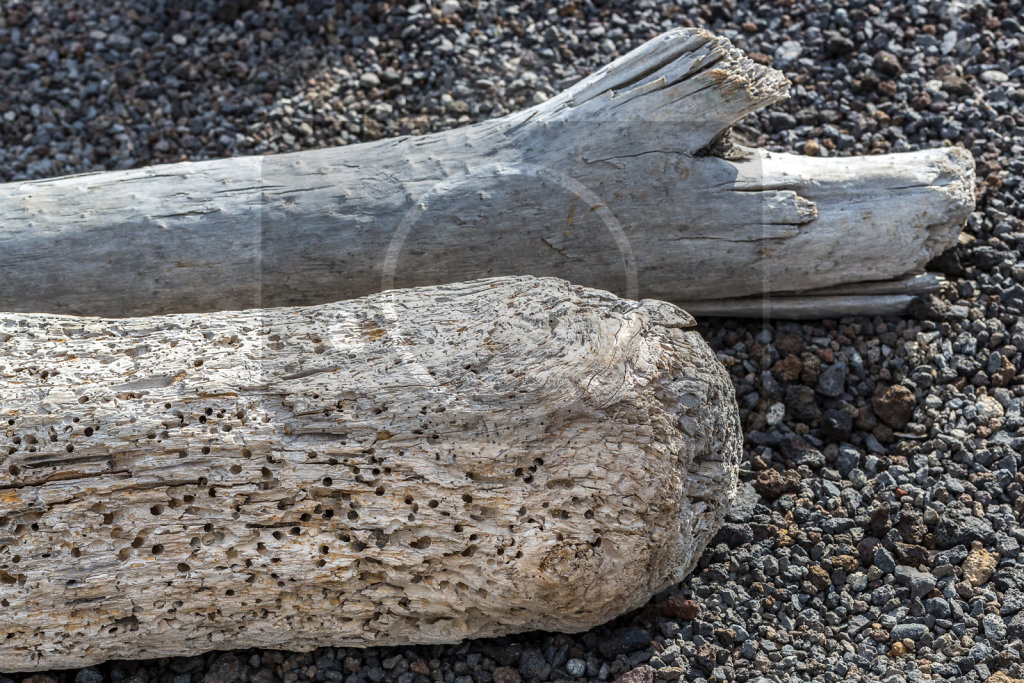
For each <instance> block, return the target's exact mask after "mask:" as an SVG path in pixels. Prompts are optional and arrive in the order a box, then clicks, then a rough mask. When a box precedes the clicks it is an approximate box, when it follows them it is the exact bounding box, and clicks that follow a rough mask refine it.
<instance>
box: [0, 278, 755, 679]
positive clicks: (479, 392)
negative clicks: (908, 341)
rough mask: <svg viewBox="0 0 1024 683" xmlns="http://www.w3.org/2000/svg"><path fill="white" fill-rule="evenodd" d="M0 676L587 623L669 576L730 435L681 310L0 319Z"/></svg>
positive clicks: (447, 293)
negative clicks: (223, 652) (222, 652)
mask: <svg viewBox="0 0 1024 683" xmlns="http://www.w3.org/2000/svg"><path fill="white" fill-rule="evenodd" d="M0 420H2V422H0V424H2V429H3V438H2V440H0V446H2V451H0V605H2V614H3V623H4V629H3V630H4V632H5V634H6V639H5V640H4V641H3V643H2V646H0V670H6V671H12V670H14V671H25V670H38V669H54V668H64V667H77V666H83V665H87V664H92V663H96V662H99V661H103V660H107V659H116V658H138V657H147V658H149V657H158V656H165V655H182V654H191V653H198V652H203V651H207V650H211V649H227V648H245V647H273V648H283V649H290V650H309V649H312V648H314V647H318V646H324V645H338V646H340V645H389V644H401V643H448V642H455V641H459V640H461V639H464V638H475V637H487V636H496V635H500V634H506V633H513V632H518V631H526V630H531V629H548V630H558V631H580V630H584V629H587V628H590V627H593V626H595V625H597V624H599V623H602V622H604V621H606V620H608V619H611V618H612V617H614V616H616V615H618V614H621V613H623V612H625V611H627V610H630V609H632V608H635V607H637V606H639V605H641V604H643V603H644V602H645V601H646V600H648V599H649V598H650V597H651V595H653V594H654V593H655V592H657V591H659V590H661V589H662V588H664V587H666V586H669V585H671V584H673V583H676V582H678V581H680V580H681V579H682V578H683V577H684V576H685V575H686V574H687V573H688V572H689V571H690V570H691V568H692V567H693V565H694V563H695V562H696V560H697V558H698V557H699V555H700V552H701V551H702V549H703V547H704V545H705V544H706V543H707V541H708V540H709V539H710V538H711V536H712V535H713V534H714V532H715V531H716V529H717V528H718V526H719V525H720V523H721V520H722V516H723V515H724V512H725V510H726V508H727V507H728V505H729V504H730V502H731V498H732V496H733V493H734V489H735V485H736V479H737V470H738V462H739V458H740V453H741V442H742V434H741V429H740V424H739V418H738V411H737V408H736V403H735V398H734V395H733V388H732V384H731V383H730V381H729V378H728V375H727V374H726V372H725V371H724V369H723V368H722V367H721V366H720V364H719V363H718V361H717V360H716V358H715V356H714V354H713V353H712V352H711V350H710V349H709V348H708V347H707V345H706V344H705V343H704V341H703V340H702V339H701V338H700V336H699V334H698V333H697V332H696V331H695V330H694V323H693V319H692V318H691V317H690V316H689V315H688V314H687V313H685V312H683V311H681V310H680V309H678V308H676V307H675V306H672V305H670V304H666V303H663V302H658V301H650V300H645V301H640V302H635V301H625V300H622V299H618V298H616V297H614V296H613V295H610V294H608V293H606V292H600V291H596V290H588V289H584V288H582V287H579V286H575V285H570V284H569V283H566V282H564V281H560V280H554V279H544V278H541V279H538V278H531V277H522V278H499V279H492V280H481V281H475V282H470V283H463V284H456V285H445V286H438V287H431V288H423V289H415V290H401V291H396V292H392V293H386V294H381V295H374V296H371V297H367V298H364V299H359V300H355V301H348V302H343V303H335V304H327V305H321V306H315V307H309V308H278V309H264V310H250V311H242V312H225V313H213V314H181V315H172V316H163V317H149V318H133V319H120V320H108V319H97V318H77V317H70V316H55V315H42V314H16V313H12V314H0Z"/></svg>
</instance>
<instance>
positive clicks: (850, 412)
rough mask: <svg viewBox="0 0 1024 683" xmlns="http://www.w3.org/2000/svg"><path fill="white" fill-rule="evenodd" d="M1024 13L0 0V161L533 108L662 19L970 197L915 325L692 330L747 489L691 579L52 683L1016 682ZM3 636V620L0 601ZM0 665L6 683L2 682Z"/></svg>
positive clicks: (139, 160) (1023, 645) (864, 141)
mask: <svg viewBox="0 0 1024 683" xmlns="http://www.w3.org/2000/svg"><path fill="white" fill-rule="evenodd" d="M1022 13H1024V8H1022V3H1021V0H1011V1H1008V2H975V1H965V0H949V1H946V0H941V1H940V0H921V1H919V2H916V1H913V0H908V1H906V2H892V3H884V2H877V3H875V4H872V3H869V2H865V1H864V0H833V1H831V2H817V1H815V0H780V1H778V2H763V3H759V2H752V1H747V0H742V1H736V2H725V1H723V2H715V3H706V4H705V5H704V6H700V5H699V4H698V3H696V2H689V1H687V2H679V3H678V4H672V3H655V2H651V1H649V0H644V1H641V2H625V1H623V2H607V3H604V2H590V1H589V0H563V2H561V3H559V4H558V5H557V6H554V7H549V6H547V5H543V4H540V3H532V2H522V3H519V4H510V3H508V4H507V3H503V2H473V1H470V0H461V1H459V0H444V1H443V2H441V3H430V4H418V5H410V6H395V5H394V4H392V3H385V2H380V3H376V2H375V3H361V2H355V3H351V4H338V5H334V4H333V3H327V2H323V1H321V0H308V1H307V2H294V0H286V1H284V2H282V1H281V0H272V1H271V0H263V1H261V2H256V1H254V0H223V1H222V2H218V3H214V2H208V1H205V0H195V1H186V0H145V1H143V0H135V1H129V0H117V1H116V2H110V3H98V2H91V1H86V0H31V1H29V0H4V1H3V2H2V3H0V179H2V180H18V179H25V178H39V177H46V176H52V175H58V174H66V173H73V172H81V171H89V170H98V169H112V168H125V167H132V166H139V165H143V164H148V163H162V162H169V161H177V160H180V159H202V158H212V157H220V156H225V155H232V154H250V153H271V152H282V151H289V150H296V149H307V148H313V147H319V146H325V145H340V144H347V143H352V142H359V141H364V140H371V139H375V138H378V137H381V136H392V135H397V134H401V133H422V132H427V131H431V130H438V129H442V128H446V127H451V126H455V125H459V124H463V123H468V122H472V121H476V120H482V119H485V118H490V117H493V116H497V115H500V114H503V113H506V112H508V111H511V110H515V109H518V108H521V107H523V106H525V105H528V104H530V103H533V102H536V101H539V100H541V99H543V98H545V97H547V96H549V95H551V94H552V93H554V92H556V91H557V90H558V89H561V88H563V87H565V86H567V85H568V84H571V83H572V82H574V81H575V80H576V79H578V78H579V77H580V76H581V75H584V74H586V73H588V72H590V71H591V70H593V69H594V68H595V67H597V66H600V65H603V64H605V63H607V62H608V61H610V60H611V59H613V58H615V57H616V56H619V55H621V54H623V53H625V52H626V51H628V50H629V49H631V48H632V47H635V46H636V45H638V44H639V43H641V42H642V41H644V40H645V39H647V38H649V37H651V36H653V35H655V34H656V33H659V32H661V31H663V30H665V29H668V28H671V27H675V26H702V27H706V28H709V29H711V30H713V31H715V32H718V33H721V34H724V35H727V36H729V37H731V38H732V39H733V40H734V41H735V43H736V44H737V45H738V46H740V47H741V48H743V49H745V50H746V51H748V53H750V54H752V56H753V57H754V58H755V59H756V60H758V61H761V62H763V63H768V64H770V63H774V64H775V66H777V67H778V68H781V69H783V70H784V71H785V72H786V74H787V75H788V76H789V77H790V78H791V79H792V81H793V83H794V87H793V96H792V98H791V99H790V100H788V101H787V102H784V103H780V104H779V105H776V106H775V107H773V108H771V110H769V111H763V112H761V113H759V114H757V115H756V116H754V117H751V118H749V119H747V120H746V121H744V122H743V123H742V125H740V126H738V128H737V132H736V134H737V135H738V136H741V137H744V138H746V139H748V140H749V141H751V142H754V143H757V144H760V145H764V146H768V147H771V148H774V149H779V150H790V151H796V152H799V153H805V154H814V155H847V154H868V153H877V152H889V151H894V152H895V151H902V150H910V149H917V148H922V147H930V146H940V145H946V144H950V143H959V144H962V145H964V146H965V147H967V148H968V149H970V150H971V152H972V153H973V154H974V157H975V159H976V162H977V169H978V178H979V183H978V186H977V196H978V207H977V211H976V212H975V213H974V214H973V215H972V216H971V217H970V220H969V221H968V225H967V227H966V229H965V232H964V236H963V239H962V240H961V242H962V243H961V244H960V245H959V246H958V247H956V248H955V249H953V250H951V251H950V252H948V253H947V254H945V255H943V256H942V257H941V258H939V259H937V260H936V262H935V264H934V267H935V268H936V269H938V270H941V271H942V272H944V273H946V274H947V276H948V278H949V281H950V284H949V285H948V286H946V288H945V289H944V290H943V291H942V293H941V294H940V295H939V296H934V297H928V298H927V299H926V300H923V301H920V302H919V305H917V306H916V307H915V310H914V311H913V314H912V315H910V316H907V317H905V318H901V319H894V318H874V319H867V318H844V319H842V320H822V321H818V322H813V323H806V324H799V323H789V322H784V323H777V324H762V323H760V322H752V321H729V320H716V321H708V322H707V324H706V326H705V333H706V336H707V338H708V339H709V340H710V342H711V343H712V345H713V346H714V348H715V349H716V351H717V352H718V355H719V358H720V359H721V361H722V362H723V363H724V364H725V365H726V366H727V367H728V368H729V371H730V373H731V374H732V377H733V379H734V381H735V386H736V390H737V395H738V399H739V402H740V406H741V409H742V413H743V420H744V425H745V429H746V435H747V441H746V448H747V457H746V460H745V464H744V470H743V474H742V479H743V483H742V485H741V488H740V494H739V499H738V500H737V503H736V506H735V508H734V509H733V511H732V512H731V513H730V515H729V519H728V522H727V524H726V526H725V528H724V529H723V530H722V531H721V533H720V534H719V535H718V536H717V537H716V539H715V540H714V541H713V542H712V544H711V545H710V546H709V548H708V550H707V552H706V553H705V555H704V558H703V560H702V562H701V564H700V567H699V569H698V570H697V571H696V572H695V574H694V576H693V578H692V579H691V580H689V581H688V582H686V583H684V584H682V585H680V586H678V587H676V588H674V589H672V590H670V591H669V592H668V593H667V594H666V595H663V596H659V598H657V599H655V600H654V601H652V603H651V604H650V605H649V606H648V607H647V608H645V609H643V610H641V611H639V612H638V613H634V614H631V615H627V616H626V617H623V618H621V619H619V620H618V621H617V622H615V623H613V624H610V625H608V626H605V627H602V628H599V629H596V630H594V631H592V632H590V633H585V634H580V635H573V636H566V635H558V634H526V635H522V636H516V637H510V638H506V639H501V640H497V641H478V642H469V643H464V644H462V645H458V646H451V647H439V646H438V647H416V648H393V649H365V650H358V649H340V648H339V649H333V648H329V649H324V650H319V651H316V652H313V653H308V654H292V653H283V652H276V651H244V652H232V653H213V654H209V655H205V656H200V657H192V658H179V659H170V660H154V661H143V662H112V663H108V664H104V665H102V666H99V667H96V668H89V669H83V670H81V671H77V672H75V671H71V672H54V673H51V674H36V675H33V676H22V675H17V676H13V678H14V679H15V680H24V681H33V682H34V683H45V682H47V681H54V680H60V681H77V682H80V683H92V682H99V681H115V682H121V681H125V682H127V681H133V682H134V681H167V682H172V681H173V683H190V682H198V681H208V682H219V681H224V682H227V681H266V682H268V683H269V682H271V681H279V680H280V681H285V682H286V683H291V682H292V681H300V680H316V681H350V682H353V683H355V682H361V681H373V682H374V683H376V682H378V681H385V680H388V681H391V680H395V681H400V682H401V683H419V682H423V681H427V680H433V681H442V680H444V681H455V682H458V683H469V682H470V681H485V682H486V681H495V682H496V683H516V682H518V681H525V680H530V679H536V680H569V679H573V678H588V679H597V680H613V679H616V678H620V679H621V680H623V681H631V682H641V681H644V682H651V681H654V680H690V681H701V680H706V681H765V680H768V681H772V680H780V681H790V680H807V681H812V680H813V681H846V680H864V681H876V680H877V681H887V682H893V683H895V682H899V681H922V680H930V679H955V680H962V681H992V682H993V683H1006V681H1010V680H1011V679H1012V678H1016V677H1022V676H1024V667H1022V664H1021V660H1022V654H1024V653H1022V650H1024V642H1022V638H1024V558H1021V548H1020V544H1021V542H1022V541H1024V530H1022V529H1021V526H1020V519H1021V517H1022V515H1024V498H1022V496H1021V491H1022V483H1024V472H1022V453H1024V433H1022V431H1021V428H1022V426H1024V419H1022V415H1021V400H1022V397H1024V379H1022V378H1021V377H1019V376H1018V371H1019V369H1020V368H1021V362H1022V352H1024V320H1022V317H1021V315H1022V312H1024V259H1022V250H1024V225H1022V218H1024V204H1022V200H1021V199H1018V197H1019V196H1020V192H1021V181H1022V171H1024V112H1022V110H1021V105H1022V104H1024V84H1022V77H1024V49H1022V44H1021V41H1022V40H1024V33H1022V28H1021V26H1022V24H1024V18H1022ZM0 625H2V612H0ZM8 681H9V679H8V678H5V677H3V676H0V683H8Z"/></svg>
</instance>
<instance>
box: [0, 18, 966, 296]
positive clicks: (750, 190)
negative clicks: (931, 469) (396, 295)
mask: <svg viewBox="0 0 1024 683" xmlns="http://www.w3.org/2000/svg"><path fill="white" fill-rule="evenodd" d="M787 92H788V82H787V81H786V79H785V78H784V77H783V75H782V74H781V73H780V72H778V71H775V70H773V69H769V68H766V67H764V66H761V65H759V64H756V63H754V62H752V61H751V60H749V59H747V58H745V57H744V56H743V55H742V54H741V53H740V52H739V51H738V50H736V49H735V48H734V47H732V45H731V44H730V43H729V41H727V40H726V39H724V38H719V37H716V36H714V35H712V34H709V33H707V32H705V31H702V30H696V29H679V30H672V31H669V32H667V33H665V34H663V35H661V36H658V37H656V38H654V39H652V40H651V41H649V42H648V43H646V44H644V45H643V46H641V47H640V48H638V49H636V50H634V51H633V52H631V53H629V54H628V55H626V56H624V57H622V58H620V59H618V60H616V61H615V62H613V63H612V64H610V65H608V66H607V67H605V68H603V69H601V70H599V71H597V72H596V73H594V74H593V75H591V76H590V77H588V78H585V79H583V80H582V81H580V82H579V83H577V84H576V85H575V86H573V87H572V88H570V89H568V90H567V91H565V92H563V93H561V94H559V95H557V96H555V97H552V98H551V99H550V100H548V101H546V102H543V103H541V104H539V105H537V106H535V107H532V108H530V109H527V110H525V111H522V112H518V113H515V114H512V115H509V116H506V117H504V118H501V119H496V120H492V121H487V122H483V123H479V124H476V125H472V126H466V127H463V128H457V129H454V130H450V131H445V132H442V133H437V134H431V135H425V136H418V137H401V138H395V139H389V140H380V141H377V142H372V143H366V144H360V145H352V146H349V147H341V148H332V149H322V150H316V151H305V152H298V153H293V154H283V155H279V156H268V157H245V158H233V159H223V160H217V161H203V162H196V163H182V164H173V165H166V166H157V167H151V168H143V169H137V170H129V171H117V172H109V173H98V174H87V175H79V176H71V177H67V178H58V179H52V180H42V181H33V182H19V183H12V184H8V185H0V282H2V283H3V287H0V310H13V311H46V312H59V313H73V314H97V315H114V316H122V315H144V314H157V313H172V312H182V311H209V310H225V309H241V308H248V307H258V306H282V305H308V304H316V303H324V302H328V301H336V300H340V299H345V298H351V297H356V296H361V295H364V294H369V293H373V292H378V291H381V290H384V289H388V288H390V287H392V286H399V287H404V286H417V285H430V284H437V283H443V282H454V281H461V280H470V279H474V278H477V277H487V276H494V275H502V274H519V273H527V274H533V275H557V276H559V277H563V278H566V279H568V280H571V281H573V282H578V283H580V284H585V285H589V286H594V287H599V288H601V289H607V290H610V291H614V292H616V293H618V294H620V295H625V296H629V297H631V298H632V297H635V296H644V297H653V298H659V299H665V300H669V301H677V302H688V303H690V302H711V303H707V304H705V305H704V306H700V307H698V308H700V309H701V311H702V312H709V313H715V312H716V311H718V312H732V313H737V306H736V305H731V304H730V305H725V306H721V307H720V309H721V310H720V309H716V308H715V306H716V305H717V304H716V303H715V302H717V301H719V300H723V299H734V298H741V299H742V298H745V297H750V296H756V297H761V296H762V295H763V294H765V293H768V294H771V295H772V299H773V302H774V303H773V306H774V310H775V311H776V312H777V313H778V314H783V313H785V311H786V310H787V301H790V300H792V301H797V300H800V301H802V299H801V297H800V295H799V294H798V293H799V292H802V291H805V290H815V289H821V288H825V287H830V286H834V285H841V284H849V283H861V282H875V281H887V280H894V279H896V280H898V279H901V278H904V277H905V276H906V275H908V274H914V273H917V272H919V271H921V270H922V269H923V267H924V265H925V263H926V262H927V261H928V260H929V259H930V258H931V257H932V256H934V255H936V254H938V253H939V252H941V251H942V250H943V249H944V248H945V247H947V246H951V245H952V244H953V243H954V241H955V238H956V234H957V231H958V228H959V226H960V224H961V222H962V221H963V219H964V218H965V217H966V216H967V214H968V213H969V212H970V211H971V209H972V207H973V203H974V196H973V160H972V158H971V156H970V154H969V153H968V152H966V151H965V150H963V149H961V148H946V149H934V150H926V151H921V152H913V153H906V154H892V155H885V156H871V157H864V158H808V157H804V156H793V155H787V154H777V153H769V152H765V151H760V150H751V149H743V148H739V147H732V148H731V150H729V151H728V153H725V154H726V156H727V157H728V158H722V157H720V156H716V154H718V153H724V152H722V151H721V150H720V149H719V146H716V145H715V144H714V143H715V141H716V140H717V139H718V138H719V137H720V135H721V134H722V133H723V131H725V130H726V129H727V128H728V127H729V126H730V125H731V124H733V123H734V122H736V121H738V120H739V119H741V118H743V117H744V116H746V115H747V114H749V113H750V112H753V111H755V110H757V109H760V108H762V107H765V106H767V105H770V104H771V103H773V102H776V101H778V100H780V99H782V98H784V97H786V96H787ZM794 293H796V294H794ZM873 296H875V295H871V294H867V295H864V297H866V298H863V303H864V304H865V305H866V306H867V308H868V309H870V308H871V302H872V297H873ZM874 300H875V301H877V302H879V304H884V305H886V306H891V303H892V301H893V300H892V299H891V297H889V298H884V297H882V298H876V299H874ZM822 301H824V300H821V299H819V300H818V302H819V304H820V303H821V302H822ZM734 303H735V302H734ZM826 305H828V304H826ZM742 306H743V304H742V302H740V305H739V307H740V308H742ZM793 310H794V311H797V312H802V314H806V313H807V310H806V306H805V305H804V304H803V303H800V304H799V306H797V307H796V308H794V309H793ZM865 312H870V310H868V311H865ZM829 313H830V311H829V310H824V311H817V310H815V311H813V312H812V315H828V314H829Z"/></svg>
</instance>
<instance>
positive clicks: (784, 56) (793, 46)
mask: <svg viewBox="0 0 1024 683" xmlns="http://www.w3.org/2000/svg"><path fill="white" fill-rule="evenodd" d="M803 50H804V47H803V45H801V44H800V43H799V42H797V41H795V40H787V41H785V42H784V43H782V45H779V47H777V48H776V49H775V54H774V55H773V57H774V61H775V65H776V66H779V67H786V66H789V65H790V64H792V63H793V62H795V61H796V60H797V59H799V58H800V55H801V53H803Z"/></svg>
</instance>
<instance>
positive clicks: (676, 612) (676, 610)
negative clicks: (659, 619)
mask: <svg viewBox="0 0 1024 683" xmlns="http://www.w3.org/2000/svg"><path fill="white" fill-rule="evenodd" d="M699 612H700V606H699V605H698V604H697V603H696V602H694V601H693V600H684V599H683V598H681V597H679V596H678V595H671V596H669V598H668V600H666V601H665V602H663V603H661V613H662V614H664V615H665V616H666V617H671V618H673V619H680V620H682V621H692V620H693V619H695V618H696V617H697V614H698V613H699Z"/></svg>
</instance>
